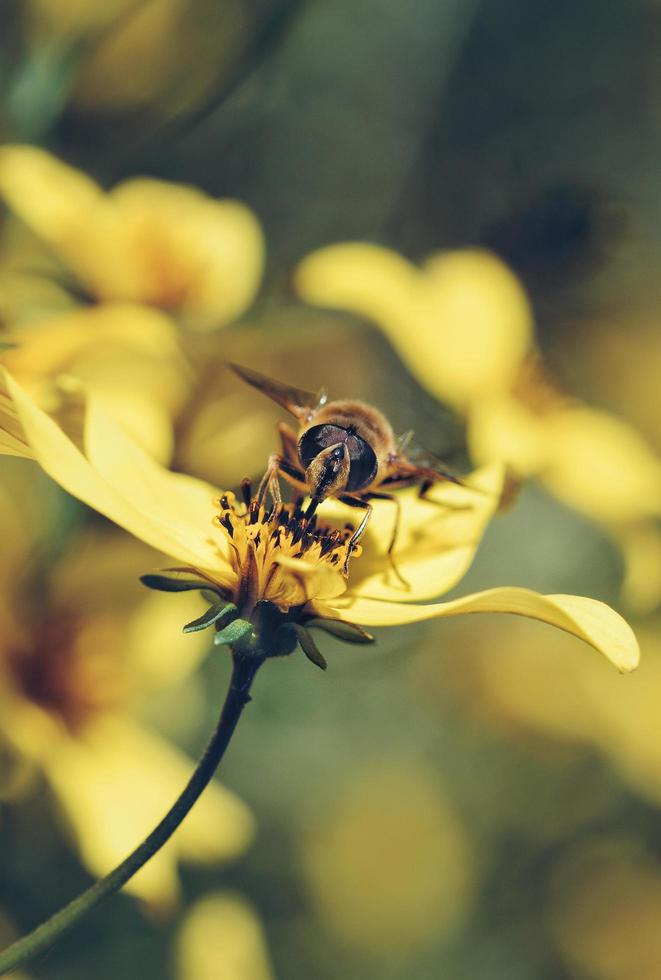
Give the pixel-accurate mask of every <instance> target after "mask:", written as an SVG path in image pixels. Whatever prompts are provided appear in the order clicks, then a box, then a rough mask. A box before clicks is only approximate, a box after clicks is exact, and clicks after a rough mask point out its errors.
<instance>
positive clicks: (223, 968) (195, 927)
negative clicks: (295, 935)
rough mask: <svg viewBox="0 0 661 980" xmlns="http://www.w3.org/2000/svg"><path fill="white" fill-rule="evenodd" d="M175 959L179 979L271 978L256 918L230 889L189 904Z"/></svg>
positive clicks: (252, 911)
mask: <svg viewBox="0 0 661 980" xmlns="http://www.w3.org/2000/svg"><path fill="white" fill-rule="evenodd" d="M176 962H177V967H178V969H177V977H178V978H179V980H273V971H272V969H271V965H270V963H269V957H268V954H267V951H266V941H265V938H264V933H263V930H262V928H261V926H260V924H259V920H258V919H257V916H256V914H255V912H254V910H253V909H252V908H251V906H250V905H249V904H248V902H247V901H246V900H245V899H244V898H242V897H240V896H238V895H233V894H231V893H229V892H215V893H213V894H211V895H205V896H204V898H201V899H199V900H198V901H197V902H195V903H194V904H193V905H192V906H191V908H190V909H189V911H188V913H187V915H186V918H185V919H184V921H183V923H182V926H181V928H180V930H179V933H178V935H177V948H176Z"/></svg>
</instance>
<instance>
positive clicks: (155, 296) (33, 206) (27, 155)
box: [0, 146, 263, 328]
mask: <svg viewBox="0 0 661 980" xmlns="http://www.w3.org/2000/svg"><path fill="white" fill-rule="evenodd" d="M0 195H2V197H3V198H4V200H5V201H6V203H7V204H8V206H9V207H10V208H11V210H12V211H13V212H14V213H15V214H16V215H17V216H18V217H19V218H20V219H21V220H22V221H23V222H25V224H26V225H28V227H29V228H31V229H32V231H33V232H34V233H35V234H36V235H37V236H38V237H39V238H40V239H41V240H42V241H43V242H44V243H45V244H47V245H48V246H49V247H50V248H51V249H53V250H54V252H55V253H56V254H57V256H58V258H59V259H60V261H61V262H62V263H63V264H64V265H65V266H66V267H67V269H68V270H69V273H70V275H73V276H74V277H75V279H76V280H77V282H78V284H79V286H80V287H81V288H82V289H83V290H84V291H85V292H86V293H87V294H89V296H90V297H91V298H92V299H94V300H96V301H98V302H123V303H140V304H143V305H146V306H153V307H156V308H157V309H161V310H164V311H166V312H168V313H172V314H174V315H176V316H177V317H179V318H180V319H181V320H182V322H184V323H185V324H187V325H190V326H194V327H199V328H209V327H217V326H222V325H223V324H225V323H227V322H229V321H230V320H233V319H235V318H236V317H237V316H239V315H240V314H241V313H242V312H243V311H244V310H245V309H246V307H247V306H248V305H249V303H250V302H251V300H252V299H253V297H254V295H255V292H256V290H257V287H258V284H259V280H260V277H261V272H262V264H263V243H262V235H261V231H260V228H259V225H258V223H257V221H256V219H255V217H254V216H253V214H252V212H251V211H250V210H249V209H248V208H247V207H245V206H244V205H243V204H240V203H238V202H237V201H229V200H223V201H219V200H214V199H212V198H210V197H207V195H205V194H203V193H202V192H200V191H197V190H195V189H194V188H192V187H185V186H182V185H178V184H171V183H167V182H165V181H160V180H152V179H147V178H136V179H133V180H127V181H124V182H123V183H121V184H118V185H117V186H116V187H115V188H113V190H111V191H109V192H107V193H106V192H104V191H103V190H102V189H101V188H100V187H99V186H98V184H96V183H95V182H94V181H93V180H92V179H91V178H90V177H87V176H86V175H85V174H83V173H81V172H80V171H78V170H75V169H74V168H73V167H70V166H68V165H66V164H64V163H62V162H60V161H59V160H57V159H56V158H55V157H53V156H51V155H50V154H49V153H47V152H46V151H44V150H40V149H38V148H36V147H31V146H5V147H3V148H2V149H0Z"/></svg>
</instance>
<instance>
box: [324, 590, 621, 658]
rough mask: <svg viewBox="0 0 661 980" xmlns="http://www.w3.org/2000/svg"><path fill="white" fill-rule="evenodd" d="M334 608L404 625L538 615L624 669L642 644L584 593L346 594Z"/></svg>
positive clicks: (346, 615) (368, 621)
mask: <svg viewBox="0 0 661 980" xmlns="http://www.w3.org/2000/svg"><path fill="white" fill-rule="evenodd" d="M333 607H334V608H335V610H336V612H337V614H338V615H339V616H340V617H341V618H342V619H346V620H348V621H349V622H356V623H361V624H362V625H365V626H398V625H402V624H404V623H416V622H420V621H422V620H426V619H435V618H440V617H443V616H458V615H461V614H462V613H477V612H481V613H514V614H515V615H517V616H527V617H529V618H531V619H538V620H540V621H541V622H543V623H548V624H549V625H550V626H556V627H558V629H562V630H565V631H566V632H568V633H572V634H573V635H574V636H577V637H579V639H581V640H585V642H586V643H589V644H590V646H592V647H594V648H595V650H598V651H599V652H600V653H603V654H604V656H605V657H607V658H608V660H610V661H611V662H612V663H613V664H615V666H616V667H617V668H618V670H620V671H623V672H627V671H630V670H634V669H635V668H636V667H637V666H638V660H639V657H640V651H639V648H638V642H637V640H636V637H635V636H634V633H633V630H632V629H631V627H630V626H629V625H628V623H626V622H625V620H624V619H622V617H621V616H620V615H618V613H616V612H615V611H614V610H613V609H611V608H610V606H607V605H606V604H605V603H603V602H598V601H597V600H596V599H587V598H584V597H582V596H573V595H541V594H540V593H539V592H533V591H531V590H530V589H520V588H514V587H509V586H508V587H504V588H496V589H488V590H486V591H485V592H476V593H474V594H473V595H467V596H463V597H462V598H461V599H454V600H452V601H450V602H437V603H432V604H430V605H420V606H415V605H407V604H406V603H395V602H382V601H378V600H375V599H367V598H363V597H362V596H356V597H355V598H354V597H353V596H343V597H340V598H339V599H336V600H335V601H334V602H333Z"/></svg>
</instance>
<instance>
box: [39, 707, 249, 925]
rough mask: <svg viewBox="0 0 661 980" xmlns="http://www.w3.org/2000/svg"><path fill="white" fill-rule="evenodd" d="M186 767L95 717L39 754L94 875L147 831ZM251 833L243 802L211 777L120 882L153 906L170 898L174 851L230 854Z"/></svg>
mask: <svg viewBox="0 0 661 980" xmlns="http://www.w3.org/2000/svg"><path fill="white" fill-rule="evenodd" d="M193 765H194V763H193V762H192V761H191V760H189V759H187V758H186V757H185V756H184V755H182V754H181V753H180V752H178V751H177V750H176V749H174V748H172V747H171V746H170V745H168V744H167V743H166V742H164V741H163V740H161V739H160V738H159V737H158V736H155V735H153V734H150V733H149V732H147V731H146V730H145V729H143V728H141V727H140V726H138V725H134V724H133V723H131V722H129V721H128V720H127V719H120V718H107V719H103V720H102V719H100V720H99V721H98V722H96V723H95V724H94V726H93V727H91V728H90V729H89V731H87V732H86V733H85V734H84V735H83V736H81V737H78V738H76V739H72V738H62V739H61V740H58V744H57V745H54V746H53V751H52V752H51V753H50V755H48V756H47V757H46V758H45V759H44V768H45V772H46V775H47V778H48V780H49V782H50V783H51V785H52V787H53V789H54V791H55V792H56V793H57V795H58V798H59V800H60V803H61V805H62V807H63V809H64V811H65V813H66V816H67V817H68V819H69V821H70V823H71V825H72V826H73V829H74V831H75V833H76V838H77V843H78V847H79V849H80V853H81V856H82V858H83V860H84V861H85V864H86V865H87V867H88V868H89V869H90V871H92V872H93V873H94V874H96V875H99V876H101V875H104V874H106V873H107V872H108V871H110V870H111V869H112V868H113V867H114V866H115V865H116V864H118V863H119V862H120V861H121V860H123V858H125V857H126V855H127V854H128V853H129V852H130V851H131V850H132V849H133V848H134V847H135V846H136V845H137V844H139V843H140V841H141V840H142V839H143V838H144V837H145V836H146V835H147V834H148V833H149V832H150V831H151V830H152V829H153V827H154V826H155V825H156V823H158V821H159V820H160V819H161V817H162V816H163V815H164V814H165V813H166V811H167V810H168V809H169V808H170V807H171V806H172V804H173V803H174V801H175V799H176V798H177V796H178V795H179V793H180V792H181V790H182V789H183V788H184V786H185V784H186V782H187V780H188V778H189V777H190V775H191V773H192V770H193ZM252 833H253V820H252V817H251V815H250V813H249V811H248V810H247V808H246V807H245V805H244V804H243V803H241V801H240V800H239V799H238V798H237V797H236V796H234V794H233V793H231V792H230V791H229V790H226V789H224V788H223V787H222V786H221V785H220V784H219V783H217V782H213V783H212V784H211V785H210V786H208V787H207V789H206V790H205V792H204V793H203V795H202V796H201V798H200V799H199V800H198V802H197V803H196V805H195V807H194V808H193V810H192V811H191V812H190V813H189V815H188V816H187V818H186V820H185V821H184V822H183V823H182V825H181V827H179V829H178V830H177V833H176V834H175V835H174V837H173V838H172V839H171V840H170V841H169V842H168V843H167V844H166V845H165V847H164V848H163V849H162V850H161V851H159V853H158V854H156V855H155V856H154V857H153V858H152V859H151V860H150V861H149V862H148V863H147V864H146V865H145V867H144V868H143V869H142V870H141V871H140V872H138V874H137V875H136V876H135V877H134V878H132V879H131V880H130V881H129V882H128V884H127V885H126V888H127V890H128V891H130V892H132V893H133V894H135V895H138V896H140V897H141V898H143V899H145V900H146V901H149V902H153V903H154V904H155V905H161V906H163V905H169V904H171V903H172V901H173V900H174V899H175V898H176V896H177V890H178V881H177V874H176V865H177V861H178V860H179V859H180V858H181V857H189V858H194V859H196V860H204V861H207V860H208V861H212V860H213V861H216V860H219V859H226V858H232V857H235V856H236V855H238V854H240V853H241V851H243V850H244V848H245V847H246V846H247V845H248V843H249V842H250V839H251V837H252Z"/></svg>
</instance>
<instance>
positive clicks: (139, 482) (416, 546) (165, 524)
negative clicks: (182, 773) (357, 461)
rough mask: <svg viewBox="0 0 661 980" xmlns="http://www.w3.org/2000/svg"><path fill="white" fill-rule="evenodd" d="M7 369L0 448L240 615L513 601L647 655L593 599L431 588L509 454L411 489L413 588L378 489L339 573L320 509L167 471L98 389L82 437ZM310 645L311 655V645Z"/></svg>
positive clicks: (514, 609) (339, 560) (392, 618)
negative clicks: (266, 499) (391, 555)
mask: <svg viewBox="0 0 661 980" xmlns="http://www.w3.org/2000/svg"><path fill="white" fill-rule="evenodd" d="M2 379H3V381H2V389H0V451H2V452H5V453H9V454H13V455H19V456H24V457H27V458H31V459H35V460H36V461H37V462H38V463H39V464H40V465H41V466H42V467H43V469H44V470H45V471H46V472H47V473H48V474H49V475H50V476H51V477H52V478H53V479H54V480H55V481H56V482H58V483H59V484H60V485H61V486H62V487H63V488H64V489H65V490H67V491H68V492H69V493H71V494H73V495H74V496H77V497H78V498H79V499H81V500H83V501H84V502H85V503H87V504H89V505H90V506H91V507H94V508H95V509H96V510H98V511H100V512H101V513H102V514H105V515H106V516H107V517H109V518H110V519H111V520H113V521H115V522H116V523H117V524H119V525H120V526H122V527H124V528H125V529H126V530H128V531H130V532H131V533H132V534H134V535H135V536H136V537H138V538H140V539H141V540H143V541H145V542H146V543H148V544H150V545H152V546H153V547H155V548H157V549H158V550H160V551H162V552H164V553H165V554H167V555H169V556H171V557H172V558H174V559H175V560H176V561H177V563H178V568H179V570H180V574H181V568H182V566H183V569H184V570H185V571H184V574H191V573H193V575H194V576H195V575H197V576H198V577H199V579H200V581H202V583H203V584H204V583H207V584H208V585H210V586H211V587H212V589H215V590H216V591H217V592H218V594H219V596H221V597H222V598H223V599H224V600H227V601H228V602H231V603H233V604H234V605H235V606H236V607H237V608H238V613H239V615H240V616H243V617H244V618H245V617H250V616H251V615H252V614H253V613H254V611H255V608H256V606H257V604H258V603H260V602H261V601H262V600H267V601H268V602H269V603H271V604H272V608H273V609H278V610H279V611H280V612H281V613H283V614H284V615H285V616H286V617H288V622H293V623H294V625H299V624H300V623H301V622H302V621H303V620H305V621H309V620H311V621H312V623H313V624H314V625H321V624H319V617H323V618H325V619H326V620H333V619H335V620H340V621H343V622H346V623H353V622H354V621H356V622H359V623H362V624H364V625H373V626H379V625H383V626H386V625H395V624H398V623H410V622H416V621H420V620H424V619H430V618H434V617H443V616H454V615H458V614H460V613H464V612H510V613H515V614H517V615H522V616H529V617H532V618H534V619H539V620H541V621H543V622H547V623H550V624H551V625H554V626H557V627H559V628H560V629H563V630H567V631H568V632H571V633H574V634H575V635H577V636H579V637H581V638H582V639H584V640H586V641H587V642H588V643H590V644H592V646H594V647H595V648H596V649H597V650H600V651H601V652H602V653H603V654H605V656H606V657H608V658H609V659H610V660H611V661H612V662H613V663H614V664H615V665H616V666H617V667H618V668H619V669H620V670H631V669H633V668H634V667H635V666H636V664H637V662H638V647H637V644H636V640H635V638H634V635H633V633H632V631H631V629H630V628H629V626H628V625H627V624H626V623H625V622H624V621H623V620H622V619H621V618H620V617H619V616H618V615H617V614H616V613H615V612H613V610H611V609H610V608H609V607H608V606H605V605H604V604H603V603H600V602H596V601H594V600H591V599H586V598H581V597H577V596H565V595H553V596H544V595H539V594H538V593H536V592H532V591H530V590H527V589H520V588H509V587H504V588H494V589H489V590H487V591H485V592H479V593H476V594H474V595H468V596H464V597H462V598H459V599H454V600H451V601H447V602H434V603H428V602H426V601H425V600H428V599H430V598H432V597H434V596H438V595H440V594H442V593H444V592H446V591H448V589H450V588H452V587H453V586H454V585H456V584H457V582H458V581H459V580H460V579H461V577H462V576H463V574H464V573H465V571H466V570H467V568H468V566H469V565H470V563H471V561H472V559H473V556H474V554H475V551H476V549H477V547H478V544H479V541H480V538H481V536H482V534H483V532H484V530H485V528H486V526H487V524H488V523H489V520H490V519H491V517H492V516H493V514H494V512H495V510H496V509H497V506H498V501H499V498H500V492H501V489H502V481H503V473H502V468H501V467H499V466H491V467H488V468H486V469H484V470H482V471H480V472H477V473H475V474H473V476H472V477H470V478H469V479H468V480H467V486H465V487H464V486H456V485H452V484H450V485H446V486H442V487H439V488H438V489H437V494H436V498H435V499H436V500H437V504H436V505H435V504H434V503H430V502H429V501H425V500H419V499H417V498H416V496H415V492H414V491H413V490H411V491H404V492H403V493H402V495H401V501H402V504H403V515H404V521H403V526H402V529H401V537H400V541H399V544H398V548H397V556H396V557H397V563H398V567H399V571H400V573H401V574H402V575H403V577H404V578H405V579H406V580H407V582H408V583H409V586H408V589H407V588H405V587H404V586H403V585H402V583H401V582H400V581H399V580H398V579H397V578H396V577H395V576H393V575H392V573H391V569H390V566H389V563H388V561H387V549H388V544H389V542H390V538H391V535H392V521H393V517H394V515H393V513H392V510H393V509H392V506H387V505H388V504H389V502H388V501H383V502H381V503H382V504H383V505H384V506H381V507H377V508H375V513H374V515H373V519H372V520H371V522H370V525H369V531H368V534H367V535H366V536H365V538H364V539H363V540H364V548H363V555H362V556H361V557H358V558H354V561H353V569H352V574H351V577H350V580H349V582H348V583H347V581H346V580H345V578H344V576H343V575H342V573H341V569H342V564H343V557H344V554H345V552H346V548H347V533H346V532H345V533H342V531H339V532H337V533H333V532H332V530H331V528H330V527H328V526H326V525H325V524H322V523H321V522H322V521H323V514H322V516H321V517H320V518H319V521H318V522H316V523H315V524H313V525H305V524H303V523H302V522H301V521H300V519H299V517H298V515H297V514H296V512H295V508H294V505H288V507H286V508H285V509H284V511H282V512H278V510H277V509H276V510H274V511H273V512H271V513H269V512H264V508H260V507H258V506H257V505H256V504H250V505H249V506H248V508H247V509H244V508H242V507H241V506H239V505H237V504H236V502H235V501H233V499H232V498H231V496H230V495H229V494H226V495H224V494H222V493H221V492H219V491H217V490H214V489H213V488H211V487H210V486H209V485H208V484H205V483H202V482H201V481H198V480H194V479H191V478H189V477H185V476H182V475H181V474H175V473H171V472H168V471H167V470H166V469H164V468H163V467H161V466H159V465H158V464H157V463H156V462H154V460H152V459H150V458H149V457H148V456H147V455H146V454H145V453H144V452H142V451H141V450H140V449H139V447H137V446H136V445H135V444H133V443H132V442H131V440H130V439H129V437H128V436H127V435H126V434H125V433H124V432H123V431H122V430H121V429H120V428H119V427H117V426H115V425H114V424H113V422H112V420H111V419H110V418H109V417H108V416H106V415H105V413H104V412H103V411H102V409H101V408H100V407H99V406H98V405H97V404H96V402H95V399H94V397H93V395H92V396H90V398H89V401H88V403H87V405H86V407H85V411H84V418H83V424H82V426H81V424H80V423H81V420H80V418H79V417H77V418H76V428H75V432H74V433H73V438H72V437H70V436H69V435H67V434H66V433H65V431H64V430H63V429H62V428H60V427H59V426H58V425H57V424H56V422H55V421H54V420H53V419H51V418H49V416H47V415H46V414H45V413H44V412H43V411H41V410H40V409H39V408H38V407H37V406H36V405H35V404H34V403H33V402H32V401H31V400H30V399H29V398H28V397H27V396H26V394H25V392H23V391H22V390H21V388H20V387H19V386H18V385H17V384H16V382H15V381H14V380H13V379H12V378H11V377H10V376H9V375H8V374H7V373H6V372H4V373H3V375H2ZM219 497H220V498H221V503H220V507H219V505H218V498H219ZM223 498H226V499H223ZM377 503H378V502H377ZM439 505H440V506H439ZM344 519H345V520H346V512H345V516H344ZM285 520H286V521H287V523H286V524H285V523H283V522H284V521H285ZM323 625H324V628H328V626H327V623H326V624H323ZM221 632H222V631H221ZM219 635H220V634H219ZM297 637H298V638H299V640H300V639H301V636H300V634H299V633H298V632H297ZM301 642H302V645H303V643H304V642H305V643H307V639H306V638H305V637H304V639H303V640H301ZM304 649H305V646H304ZM306 652H307V653H308V655H310V650H309V648H308V649H307V650H306Z"/></svg>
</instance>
